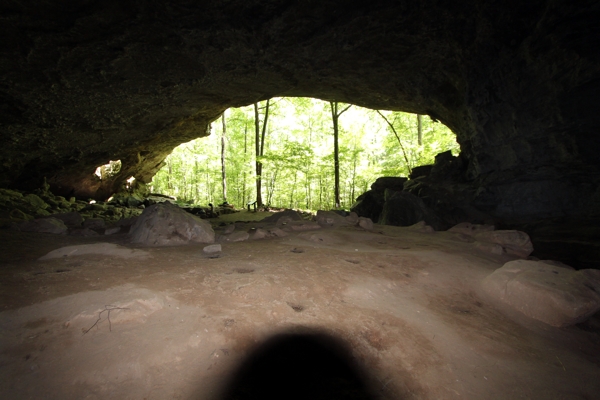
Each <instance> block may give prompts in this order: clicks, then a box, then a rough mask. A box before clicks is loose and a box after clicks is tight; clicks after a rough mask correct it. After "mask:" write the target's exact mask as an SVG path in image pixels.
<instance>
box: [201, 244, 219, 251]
mask: <svg viewBox="0 0 600 400" xmlns="http://www.w3.org/2000/svg"><path fill="white" fill-rule="evenodd" d="M202 251H203V252H205V253H206V254H215V253H220V252H221V245H220V244H218V243H217V244H211V245H208V246H206V247H204V248H203V249H202Z"/></svg>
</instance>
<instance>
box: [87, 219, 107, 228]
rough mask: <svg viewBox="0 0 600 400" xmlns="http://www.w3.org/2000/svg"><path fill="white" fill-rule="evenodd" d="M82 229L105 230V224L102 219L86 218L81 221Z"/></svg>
mask: <svg viewBox="0 0 600 400" xmlns="http://www.w3.org/2000/svg"><path fill="white" fill-rule="evenodd" d="M83 227H84V228H89V229H93V230H102V229H105V228H106V222H105V221H104V219H102V218H88V219H86V220H85V221H83Z"/></svg>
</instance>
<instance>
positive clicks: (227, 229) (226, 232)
mask: <svg viewBox="0 0 600 400" xmlns="http://www.w3.org/2000/svg"><path fill="white" fill-rule="evenodd" d="M234 230H235V224H229V225H227V226H226V227H225V229H224V230H223V235H229V234H230V233H232V232H233V231H234Z"/></svg>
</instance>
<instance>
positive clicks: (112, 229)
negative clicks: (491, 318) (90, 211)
mask: <svg viewBox="0 0 600 400" xmlns="http://www.w3.org/2000/svg"><path fill="white" fill-rule="evenodd" d="M119 232H121V227H120V226H113V227H110V228H106V230H105V231H104V234H105V235H114V234H115V233H119Z"/></svg>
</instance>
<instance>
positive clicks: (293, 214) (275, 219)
mask: <svg viewBox="0 0 600 400" xmlns="http://www.w3.org/2000/svg"><path fill="white" fill-rule="evenodd" d="M290 221H302V216H301V215H300V214H299V213H298V212H297V211H294V210H290V209H286V210H283V211H281V212H278V213H275V214H273V215H269V216H268V217H266V218H263V219H262V221H261V222H270V223H275V224H277V225H282V224H284V223H287V222H290Z"/></svg>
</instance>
